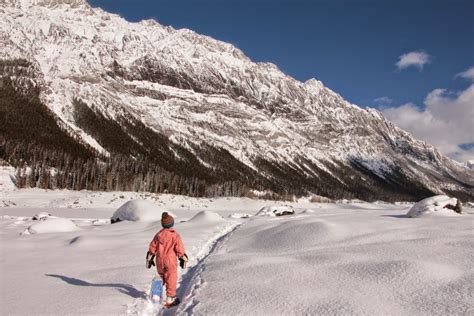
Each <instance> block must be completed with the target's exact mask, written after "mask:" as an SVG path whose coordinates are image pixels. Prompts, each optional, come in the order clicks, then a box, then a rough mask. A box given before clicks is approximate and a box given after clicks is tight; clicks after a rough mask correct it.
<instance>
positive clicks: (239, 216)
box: [229, 213, 252, 218]
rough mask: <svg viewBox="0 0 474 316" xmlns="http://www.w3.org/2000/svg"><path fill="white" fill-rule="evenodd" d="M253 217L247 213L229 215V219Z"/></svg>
mask: <svg viewBox="0 0 474 316" xmlns="http://www.w3.org/2000/svg"><path fill="white" fill-rule="evenodd" d="M250 217H252V215H250V214H247V213H232V214H230V215H229V218H250Z"/></svg>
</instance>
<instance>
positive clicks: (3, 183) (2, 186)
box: [0, 166, 16, 192]
mask: <svg viewBox="0 0 474 316" xmlns="http://www.w3.org/2000/svg"><path fill="white" fill-rule="evenodd" d="M15 184H16V178H15V168H13V167H10V166H0V191H4V192H9V191H12V190H14V189H15Z"/></svg>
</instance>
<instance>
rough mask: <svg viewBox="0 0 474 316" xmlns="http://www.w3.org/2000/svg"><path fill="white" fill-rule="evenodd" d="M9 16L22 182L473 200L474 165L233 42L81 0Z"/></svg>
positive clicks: (36, 2) (1, 55)
mask: <svg viewBox="0 0 474 316" xmlns="http://www.w3.org/2000/svg"><path fill="white" fill-rule="evenodd" d="M0 17H1V19H0V45H1V47H2V49H1V50H0V68H1V69H2V72H1V73H0V75H1V86H0V101H1V102H0V107H1V108H0V111H2V112H3V113H2V118H1V120H3V122H0V123H3V125H2V127H0V132H1V134H0V135H3V138H4V141H3V143H4V145H3V156H4V159H6V160H8V161H9V162H10V163H12V164H13V165H14V166H16V167H17V168H18V170H19V171H18V173H19V174H18V175H19V179H23V182H22V181H20V185H23V186H42V187H68V188H73V189H84V188H87V189H99V190H103V189H106V190H107V189H126V190H148V191H157V192H162V191H168V192H170V191H171V192H174V193H184V194H190V195H197V196H199V195H243V194H248V193H249V192H250V191H251V190H258V191H266V190H269V191H268V192H270V191H272V192H275V193H277V194H279V195H280V196H282V195H286V194H301V195H306V194H318V195H325V196H328V197H333V198H342V197H344V198H361V199H368V200H373V199H383V200H402V199H403V200H414V199H420V198H422V197H426V196H429V195H432V194H434V193H436V194H440V193H446V194H449V195H454V196H456V197H459V198H461V199H463V200H472V199H474V172H473V171H472V170H470V169H468V168H466V167H465V166H462V165H460V164H458V163H456V162H454V161H452V160H451V159H449V158H447V157H445V156H443V155H442V154H440V153H439V152H438V151H437V149H436V148H434V147H433V146H431V145H430V144H427V143H425V142H422V141H420V140H417V139H414V138H413V137H412V136H411V135H410V134H408V133H407V132H405V131H403V130H401V129H399V128H397V127H396V126H394V125H393V124H392V123H391V122H390V121H388V120H386V119H385V118H384V117H383V115H382V114H381V113H380V112H378V111H376V110H374V109H367V110H366V109H361V108H359V107H358V106H356V105H353V104H350V103H349V102H347V101H346V100H344V99H343V98H342V97H341V96H340V95H338V94H337V93H335V92H333V91H331V90H330V89H328V88H327V87H325V86H324V85H323V84H322V83H321V82H320V81H317V80H315V79H311V80H308V81H307V82H304V83H302V82H299V81H297V80H295V79H293V78H291V77H289V76H287V75H285V74H284V73H282V72H281V71H280V70H279V69H278V68H277V67H276V66H275V65H273V64H270V63H254V62H252V61H251V60H250V59H249V58H248V57H246V56H245V55H244V53H243V52H241V51H240V50H239V49H237V48H236V47H234V46H232V45H230V44H228V43H224V42H220V41H217V40H215V39H212V38H210V37H207V36H203V35H199V34H196V33H195V32H193V31H190V30H187V29H181V30H175V29H173V28H172V27H168V26H166V27H165V26H162V25H160V24H158V23H157V22H156V21H153V20H145V21H141V22H139V23H130V22H128V21H126V20H124V19H123V18H121V17H119V16H117V15H115V14H111V13H107V12H105V11H103V10H102V9H99V8H92V7H91V6H90V5H89V4H88V3H87V2H86V1H81V0H49V1H48V0H22V1H11V0H7V1H3V2H2V4H1V7H0ZM1 138H2V137H0V139H1ZM0 143H1V141H0ZM32 173H33V175H31V174H32Z"/></svg>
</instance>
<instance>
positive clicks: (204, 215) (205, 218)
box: [188, 211, 224, 224]
mask: <svg viewBox="0 0 474 316" xmlns="http://www.w3.org/2000/svg"><path fill="white" fill-rule="evenodd" d="M223 221H224V218H222V216H220V215H219V214H217V213H214V212H210V211H201V212H199V213H197V214H196V215H194V216H193V218H191V219H190V220H189V221H188V223H206V224H207V223H217V222H223Z"/></svg>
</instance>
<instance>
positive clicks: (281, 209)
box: [257, 205, 295, 216]
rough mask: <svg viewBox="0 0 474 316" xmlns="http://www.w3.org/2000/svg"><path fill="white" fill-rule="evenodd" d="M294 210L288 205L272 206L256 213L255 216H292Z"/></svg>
mask: <svg viewBox="0 0 474 316" xmlns="http://www.w3.org/2000/svg"><path fill="white" fill-rule="evenodd" d="M293 214H295V210H294V209H293V207H291V206H289V205H272V206H265V207H262V208H261V209H260V211H258V213H257V215H260V216H282V215H293Z"/></svg>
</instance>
